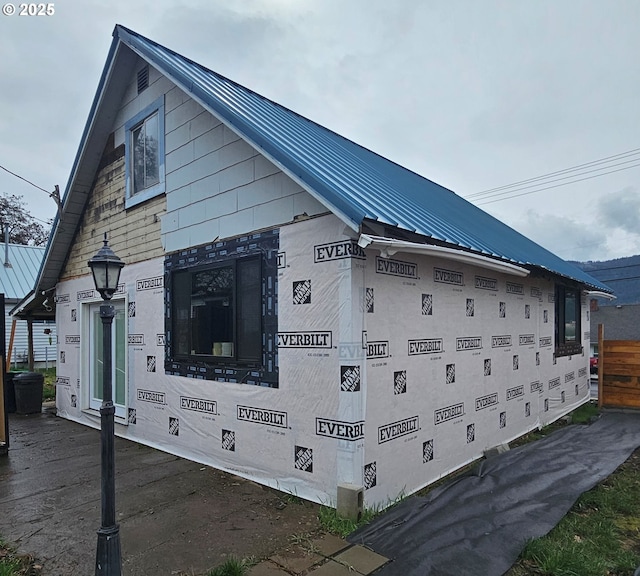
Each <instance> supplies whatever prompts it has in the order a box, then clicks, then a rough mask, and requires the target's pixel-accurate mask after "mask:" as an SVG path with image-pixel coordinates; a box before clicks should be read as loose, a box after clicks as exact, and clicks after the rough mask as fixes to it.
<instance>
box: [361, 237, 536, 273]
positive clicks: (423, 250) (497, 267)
mask: <svg viewBox="0 0 640 576" xmlns="http://www.w3.org/2000/svg"><path fill="white" fill-rule="evenodd" d="M358 246H360V247H361V248H376V249H378V250H380V255H381V256H382V257H383V258H389V257H390V256H393V255H394V254H396V253H397V252H405V253H412V254H423V255H426V256H435V257H437V258H448V259H449V260H456V261H458V262H463V263H465V264H472V265H474V266H479V267H480V268H487V269H489V270H494V271H496V272H502V273H503V274H510V275H511V276H519V277H521V278H523V277H525V276H528V275H529V270H527V269H526V268H522V267H521V266H516V265H515V264H509V263H508V262H500V261H499V260H494V259H493V258H489V257H487V256H482V255H481V254H474V253H473V252H463V251H462V250H455V249H454V248H447V247H445V246H434V245H431V244H418V243H417V242H408V241H405V240H393V239H392V238H385V237H383V236H371V235H369V234H360V238H359V239H358Z"/></svg>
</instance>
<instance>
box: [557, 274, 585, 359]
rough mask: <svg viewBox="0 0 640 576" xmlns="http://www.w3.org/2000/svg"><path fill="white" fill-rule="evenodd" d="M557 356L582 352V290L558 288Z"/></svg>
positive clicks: (566, 287) (565, 287)
mask: <svg viewBox="0 0 640 576" xmlns="http://www.w3.org/2000/svg"><path fill="white" fill-rule="evenodd" d="M555 304H556V314H555V316H556V325H555V332H556V356H568V355H570V354H579V353H580V352H582V341H581V339H582V330H581V326H580V317H581V309H580V290H578V289H577V288H570V287H568V286H560V285H558V286H556V293H555Z"/></svg>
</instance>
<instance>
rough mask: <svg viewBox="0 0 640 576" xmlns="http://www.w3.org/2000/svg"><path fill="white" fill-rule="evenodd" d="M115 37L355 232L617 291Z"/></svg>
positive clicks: (244, 92) (190, 66) (255, 97)
mask: <svg viewBox="0 0 640 576" xmlns="http://www.w3.org/2000/svg"><path fill="white" fill-rule="evenodd" d="M114 37H115V38H116V39H120V40H121V41H122V42H124V43H125V44H126V45H128V46H130V47H131V48H132V49H133V50H134V51H135V52H137V53H138V54H140V55H141V56H142V57H143V58H145V59H147V60H148V61H149V62H150V63H151V64H152V65H154V66H156V67H157V68H158V69H159V70H160V71H161V72H162V73H164V74H166V75H167V76H168V77H169V78H171V79H172V80H173V81H174V82H175V83H177V84H178V85H179V86H181V87H182V88H183V89H184V90H186V91H187V92H190V93H191V94H192V95H193V97H194V98H196V99H197V100H199V101H200V102H201V103H202V104H203V105H204V106H205V107H206V108H208V109H209V110H210V111H212V112H213V113H214V114H216V115H217V116H219V117H220V118H221V119H222V120H223V121H224V122H226V123H227V124H229V125H230V126H232V127H233V128H234V129H235V130H236V131H237V132H238V133H240V134H241V135H242V136H243V137H244V138H246V139H247V140H248V141H250V142H252V143H253V144H254V145H255V146H256V147H257V148H259V149H262V150H263V151H264V152H265V153H266V155H267V156H269V157H270V158H271V159H272V160H274V161H275V162H276V163H277V164H278V165H280V166H281V167H283V168H284V169H285V170H286V171H288V172H289V173H290V174H291V175H293V176H294V177H296V178H298V179H299V180H300V181H301V182H303V183H304V184H305V186H306V187H307V189H308V190H309V191H310V192H311V193H312V194H314V195H316V197H317V199H318V200H320V201H321V202H323V203H324V204H325V205H326V206H328V207H329V208H330V209H332V210H333V211H334V212H336V213H337V214H338V215H339V216H341V217H342V218H343V219H345V221H346V222H348V223H350V224H351V225H352V226H353V227H354V229H356V230H357V229H358V228H359V227H360V225H361V224H362V223H363V221H364V220H366V219H369V220H374V221H377V222H381V223H384V224H389V225H391V226H395V227H398V228H401V229H405V230H409V231H411V232H416V233H418V234H421V235H423V236H427V237H429V238H433V239H434V240H438V241H442V242H446V243H448V244H452V245H456V246H459V247H461V248H463V249H467V250H471V251H474V252H478V253H481V254H485V255H489V256H493V257H497V258H500V259H504V260H507V261H510V262H514V263H518V264H520V265H532V266H537V267H541V268H545V269H547V270H549V271H551V272H555V273H557V274H560V275H562V276H566V277H568V278H572V279H575V280H578V281H580V282H583V283H585V284H587V285H589V286H592V287H594V288H597V289H598V290H603V291H605V292H611V289H610V288H608V287H607V286H605V285H604V284H602V283H601V282H599V281H598V280H596V279H594V278H592V277H591V276H589V275H588V274H586V273H585V272H583V271H582V270H580V269H579V268H577V267H576V266H574V265H572V264H570V263H568V262H565V261H564V260H562V259H561V258H559V257H558V256H556V255H555V254H552V253H551V252H549V251H548V250H546V249H544V248H542V247H541V246H539V245H538V244H536V243H535V242H533V241H531V240H529V239H528V238H526V237H525V236H523V235H522V234H520V233H518V232H516V231H515V230H513V229H512V228H510V227H508V226H507V225H505V224H503V223H502V222H500V221H499V220H497V219H496V218H494V217H493V216H490V215H489V214H487V213H486V212H484V211H482V210H480V209H479V208H477V207H476V206H474V205H473V204H471V203H469V202H467V201H466V200H464V199H463V198H461V197H460V196H457V195H456V194H454V193H453V192H451V191H450V190H447V189H446V188H444V187H442V186H440V185H438V184H436V183H434V182H432V181H430V180H428V179H426V178H423V177H422V176H419V175H418V174H416V173H414V172H412V171H410V170H407V169H406V168H403V167H402V166H399V165H398V164H395V163H394V162H391V161H390V160H387V159H386V158H383V157H382V156H379V155H378V154H375V153H374V152H371V151H370V150H367V149H366V148H363V147H362V146H359V145H357V144H355V143H354V142H352V141H350V140H348V139H346V138H344V137H342V136H340V135H339V134H336V133H335V132H332V131H330V130H328V129H326V128H324V127H322V126H320V125H319V124H316V123H314V122H312V121H310V120H308V119H307V118H304V117H303V116H300V115H299V114H296V113H295V112H292V111H291V110H288V109H287V108H284V107H283V106H280V105H279V104H277V103H275V102H272V101H270V100H268V99H266V98H264V97H262V96H260V95H259V94H256V93H255V92H253V91H251V90H248V89H247V88H244V87H243V86H240V85H239V84H237V83H235V82H233V81H231V80H229V79H227V78H225V77H223V76H221V75H219V74H217V73H215V72H213V71H211V70H208V69H207V68H205V67H203V66H201V65H199V64H197V63H195V62H193V61H191V60H189V59H187V58H185V57H183V56H181V55H179V54H177V53H176V52H173V51H172V50H169V49H167V48H165V47H163V46H161V45H159V44H157V43H155V42H153V41H151V40H149V39H147V38H145V37H143V36H141V35H139V34H137V33H135V32H133V31H131V30H128V29H126V28H124V27H122V26H116V29H115V31H114Z"/></svg>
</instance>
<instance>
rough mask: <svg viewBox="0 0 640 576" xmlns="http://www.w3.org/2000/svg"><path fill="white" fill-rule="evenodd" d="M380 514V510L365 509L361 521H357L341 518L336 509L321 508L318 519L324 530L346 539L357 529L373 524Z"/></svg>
mask: <svg viewBox="0 0 640 576" xmlns="http://www.w3.org/2000/svg"><path fill="white" fill-rule="evenodd" d="M379 513H380V510H374V509H371V508H365V509H364V511H363V513H362V516H361V517H360V519H359V520H358V521H356V520H350V519H349V518H344V517H343V516H340V515H339V514H338V512H337V510H336V509H335V508H331V507H329V506H321V507H320V510H319V512H318V519H319V520H320V525H321V526H322V528H323V529H324V530H326V531H327V532H331V533H332V534H336V535H338V536H341V537H343V538H344V537H345V536H348V535H349V534H351V532H353V531H354V530H356V529H357V528H360V526H364V525H365V524H368V523H369V522H371V520H373V519H374V518H375V517H376V516H377V515H378V514H379Z"/></svg>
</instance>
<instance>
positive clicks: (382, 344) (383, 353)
mask: <svg viewBox="0 0 640 576" xmlns="http://www.w3.org/2000/svg"><path fill="white" fill-rule="evenodd" d="M388 357H389V342H388V341H387V340H378V341H376V342H367V358H388Z"/></svg>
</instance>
